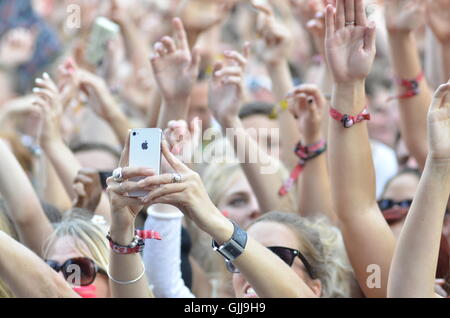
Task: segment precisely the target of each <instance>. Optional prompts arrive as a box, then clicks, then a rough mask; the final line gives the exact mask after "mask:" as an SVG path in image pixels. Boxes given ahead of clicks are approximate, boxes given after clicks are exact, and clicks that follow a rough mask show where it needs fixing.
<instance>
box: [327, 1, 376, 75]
mask: <svg viewBox="0 0 450 318" xmlns="http://www.w3.org/2000/svg"><path fill="white" fill-rule="evenodd" d="M351 2H352V7H351V8H349V7H346V6H347V2H345V4H344V1H343V0H342V1H338V2H337V10H336V12H335V10H334V8H333V7H332V6H331V5H329V6H328V7H327V11H326V37H325V55H326V58H327V62H328V66H329V68H330V71H331V73H332V75H333V78H334V80H335V81H336V82H338V83H339V82H340V83H343V82H351V81H355V80H360V79H364V78H365V77H366V76H367V74H368V73H369V71H370V69H371V66H372V63H373V59H374V57H375V51H376V50H375V27H374V26H368V25H367V22H366V16H365V13H364V5H363V1H362V0H355V1H351ZM352 9H353V10H352ZM350 11H352V12H350Z"/></svg>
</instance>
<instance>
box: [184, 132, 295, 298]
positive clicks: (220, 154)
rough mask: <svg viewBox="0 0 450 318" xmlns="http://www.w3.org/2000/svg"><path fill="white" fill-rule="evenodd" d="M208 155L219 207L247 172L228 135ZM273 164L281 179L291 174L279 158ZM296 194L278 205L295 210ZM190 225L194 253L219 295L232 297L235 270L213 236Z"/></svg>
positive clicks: (205, 175)
mask: <svg viewBox="0 0 450 318" xmlns="http://www.w3.org/2000/svg"><path fill="white" fill-rule="evenodd" d="M204 158H206V161H207V162H209V164H208V166H206V167H205V169H204V170H203V171H202V174H201V176H202V180H203V183H204V185H205V188H206V191H207V192H208V195H209V198H210V199H211V201H212V202H213V204H214V205H216V206H217V205H218V204H219V202H220V200H221V199H222V198H223V195H224V189H226V187H228V186H229V185H230V183H231V182H232V181H233V180H235V179H236V178H238V177H239V176H240V175H244V176H245V174H244V171H243V169H242V167H241V165H240V163H239V161H238V160H237V158H236V157H235V156H234V150H233V149H232V148H231V144H230V143H229V141H228V139H226V138H220V139H218V140H215V141H214V142H213V143H211V144H210V145H209V146H208V148H207V149H205V154H204ZM271 165H272V166H275V167H277V170H276V172H275V173H276V174H277V175H278V176H279V177H280V179H281V180H284V179H285V178H287V177H288V172H287V170H286V169H285V168H284V166H283V165H282V164H281V163H280V162H279V161H277V160H276V159H274V158H272V162H271ZM273 191H278V189H273ZM295 193H296V191H295V189H292V190H291V192H290V193H289V195H286V196H285V197H283V198H282V199H281V200H280V204H279V206H278V207H277V208H278V209H279V210H281V211H285V212H291V211H295V207H296V200H295ZM186 228H187V230H188V232H189V234H190V236H191V240H192V249H191V254H192V256H193V257H194V258H195V260H197V262H198V263H199V265H200V266H201V267H202V269H203V270H204V271H205V272H206V274H207V275H208V276H209V277H210V279H212V280H213V281H216V282H218V285H219V287H218V288H219V289H220V290H221V295H219V296H223V294H225V295H227V296H232V295H233V294H234V292H233V287H232V284H231V273H229V272H228V271H227V270H226V266H225V262H224V260H223V257H221V256H220V255H219V254H217V253H216V252H214V251H213V250H212V248H211V237H210V236H209V235H208V234H207V233H205V232H203V231H201V230H200V229H199V228H198V227H197V226H196V225H195V224H194V223H193V222H191V221H189V220H187V221H186ZM213 296H215V295H213Z"/></svg>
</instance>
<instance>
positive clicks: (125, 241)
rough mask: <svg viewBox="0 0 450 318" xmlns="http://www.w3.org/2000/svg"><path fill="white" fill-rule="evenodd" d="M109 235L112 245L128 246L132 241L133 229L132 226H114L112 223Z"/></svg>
mask: <svg viewBox="0 0 450 318" xmlns="http://www.w3.org/2000/svg"><path fill="white" fill-rule="evenodd" d="M109 233H110V235H111V239H112V241H113V242H114V243H116V244H119V245H122V246H128V245H129V244H130V243H131V242H132V241H133V239H134V236H135V229H134V225H129V226H116V225H115V224H114V222H113V223H112V224H111V228H110V231H109Z"/></svg>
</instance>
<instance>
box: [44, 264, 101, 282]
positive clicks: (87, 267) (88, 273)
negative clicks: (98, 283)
mask: <svg viewBox="0 0 450 318" xmlns="http://www.w3.org/2000/svg"><path fill="white" fill-rule="evenodd" d="M45 262H46V263H47V264H48V265H49V266H50V267H51V268H53V269H54V270H55V271H56V272H58V273H59V272H62V273H63V275H64V278H65V279H66V280H70V282H69V283H71V284H73V285H79V286H88V285H90V284H92V283H93V282H94V280H95V277H96V276H97V273H101V274H104V275H106V272H105V271H104V270H103V269H101V268H100V267H98V265H97V264H95V262H94V261H93V260H91V259H90V258H87V257H77V258H71V259H68V260H67V261H65V262H64V264H62V265H60V264H59V263H58V262H56V261H52V260H46V261H45Z"/></svg>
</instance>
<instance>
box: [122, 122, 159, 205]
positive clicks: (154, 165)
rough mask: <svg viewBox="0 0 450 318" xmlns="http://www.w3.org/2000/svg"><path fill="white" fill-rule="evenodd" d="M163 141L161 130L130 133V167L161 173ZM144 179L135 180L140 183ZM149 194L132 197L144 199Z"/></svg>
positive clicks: (143, 192) (137, 194)
mask: <svg viewBox="0 0 450 318" xmlns="http://www.w3.org/2000/svg"><path fill="white" fill-rule="evenodd" d="M161 141H162V130H161V129H159V128H141V129H132V130H131V133H130V157H129V166H130V167H144V168H150V169H153V170H154V171H155V173H156V175H159V174H160V173H161ZM143 178H144V177H137V178H133V179H132V180H133V181H139V180H141V179H143ZM147 194H148V192H145V191H140V192H132V193H129V194H128V196H130V197H143V196H145V195H147Z"/></svg>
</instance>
